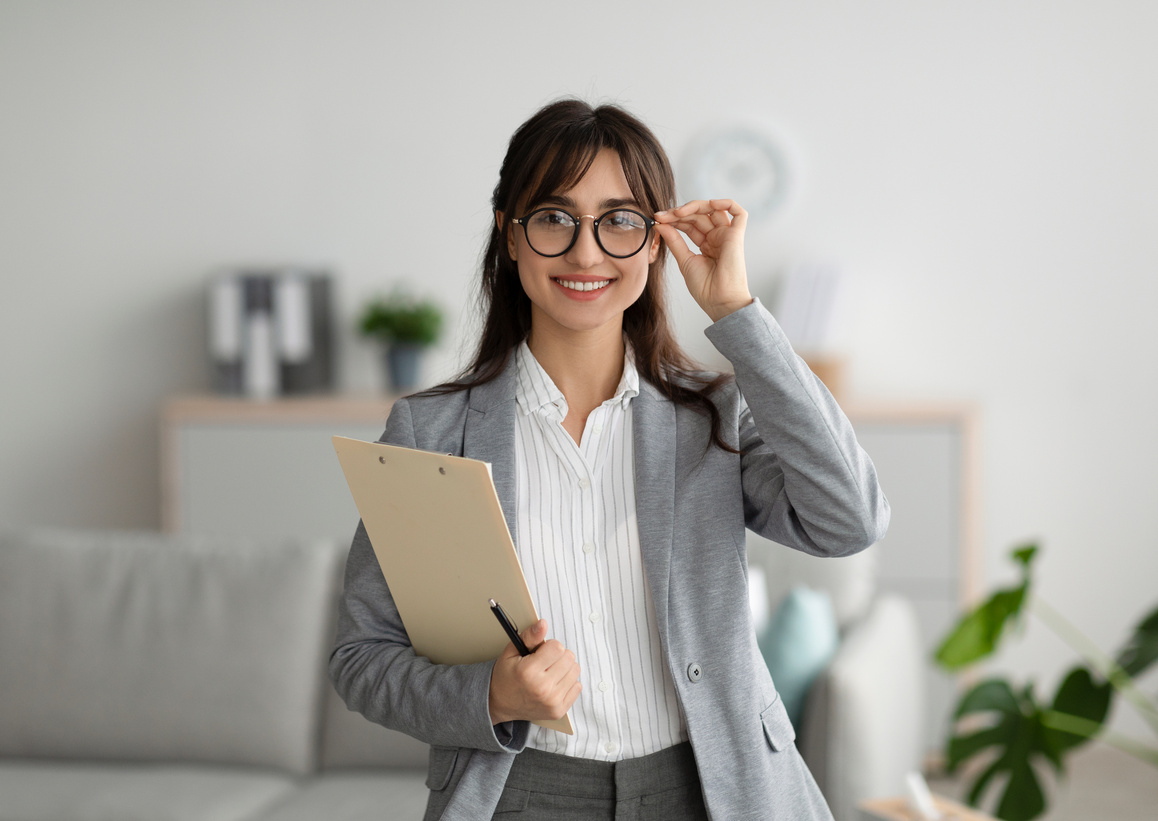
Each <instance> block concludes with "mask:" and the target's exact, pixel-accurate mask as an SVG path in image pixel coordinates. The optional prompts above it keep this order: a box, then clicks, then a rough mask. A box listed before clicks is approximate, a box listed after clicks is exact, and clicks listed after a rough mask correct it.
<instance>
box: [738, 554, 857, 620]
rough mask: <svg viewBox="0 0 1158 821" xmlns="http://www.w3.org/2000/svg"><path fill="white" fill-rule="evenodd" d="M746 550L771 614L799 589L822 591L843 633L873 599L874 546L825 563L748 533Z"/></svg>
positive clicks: (818, 557) (821, 559) (822, 559)
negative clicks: (758, 570)
mask: <svg viewBox="0 0 1158 821" xmlns="http://www.w3.org/2000/svg"><path fill="white" fill-rule="evenodd" d="M747 549H748V559H749V562H750V563H751V564H753V565H756V566H759V567H762V568H763V570H764V576H765V578H766V580H767V583H768V601H769V603H770V605H771V609H772V610H775V609H776V607H777V606H778V605H779V604H780V602H781V601H783V600H784V597H785V596H787V595H788V592H789V591H790V590H792V589H793V588H795V587H798V586H800V585H805V586H807V587H811V588H812V589H813V590H823V591H824V592H826V593H828V595H829V597H830V598H831V599H832V607H833V610H834V612H835V613H836V622H837V624H839V625H840V629H841V630H842V631H844V630H848V628H849V627H851V626H852V625H853V624H855V623H856V622H858V621H860V620H861V619H863V618H864V617H865V615H866V614H867V613H868V610H869V606H870V605H871V604H872V602H873V598H874V597H875V596H876V592H877V574H878V565H879V562H880V559H879V548H878V547H877V546H875V545H874V546H873V547H870V548H869V549H868V550H862V551H861V552H860V553H856V554H854V555H852V556H842V557H840V558H838V559H826V558H822V557H820V556H811V555H809V554H808V553H802V552H801V551H799V550H793V549H792V548H789V547H784V546H783V545H780V544H776V543H775V542H772V541H769V540H768V539H765V538H763V537H762V536H757V535H756V534H755V533H753V532H751V531H748V534H747ZM759 627H760V625H757V629H759Z"/></svg>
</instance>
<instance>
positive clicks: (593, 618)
mask: <svg viewBox="0 0 1158 821" xmlns="http://www.w3.org/2000/svg"><path fill="white" fill-rule="evenodd" d="M587 618H589V619H591V623H592V624H598V623H599V620H600V619H601V618H603V615H602V614H601V613H592V614H591V615H590V616H588V617H587Z"/></svg>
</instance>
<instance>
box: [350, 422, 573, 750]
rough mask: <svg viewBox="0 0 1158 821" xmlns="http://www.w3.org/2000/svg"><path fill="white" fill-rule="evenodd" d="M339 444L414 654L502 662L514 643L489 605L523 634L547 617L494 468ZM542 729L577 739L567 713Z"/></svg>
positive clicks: (438, 660) (442, 660)
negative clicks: (498, 607)
mask: <svg viewBox="0 0 1158 821" xmlns="http://www.w3.org/2000/svg"><path fill="white" fill-rule="evenodd" d="M332 441H333V443H334V450H335V451H337V454H338V461H340V462H341V463H342V472H343V473H344V474H345V475H346V482H347V484H349V486H350V493H351V494H352V495H353V496H354V504H356V505H357V507H358V512H359V513H360V514H361V516H362V523H363V524H364V525H365V527H366V533H367V534H368V535H369V537H370V544H371V545H372V546H373V548H374V554H375V556H377V558H378V564H379V565H380V566H381V567H382V575H383V576H385V578H386V582H387V584H389V585H390V593H391V595H393V597H394V603H395V604H396V605H397V606H398V614H399V615H400V616H401V617H402V624H403V626H404V627H405V628H406V633H407V635H409V637H410V643H411V645H412V646H413V647H414V652H416V653H417V654H418V655H420V656H425V657H426V658H428V659H430V660H431V661H432V662H434V663H435V664H474V663H477V662H482V661H489V660H490V659H493V658H497V657H498V656H499V654H500V653H502V651H503V650H504V649H505V648H506V646H507V644H508V642H509V640H508V639H507V635H506V633H504V632H503V629H502V627H500V626H499V623H498V622H497V621H496V620H495V617H494V615H493V614H492V613H491V609H490V605H489V603H488V601H489V600H490V599H495V600H496V601H498V602H499V603H500V604H502V606H503V609H504V610H506V611H507V614H508V615H510V617H511V619H512V620H513V621H514V622H515V624H516V625H518V626H519V628H520V629H522V628H524V627H526V626H527V625H530V624H534V623H535V622H536V621H538V620H539V616H538V613H537V612H536V611H535V605H534V603H533V602H532V601H531V592H530V590H529V589H528V588H527V580H526V577H524V575H523V568H522V565H521V564H519V557H518V555H517V554H516V553H515V545H514V542H513V541H512V540H511V534H510V531H509V530H508V529H507V520H506V518H505V517H504V516H503V510H502V506H501V505H500V504H499V497H498V493H497V492H496V491H495V486H494V482H493V481H492V480H491V472H490V465H489V464H487V463H486V462H480V461H478V460H477V459H466V458H464V457H461V456H446V455H442V454H438V453H428V452H426V451H421V450H412V449H410V448H400V447H395V446H393V445H384V444H382V443H380V442H363V441H360V440H358V439H349V438H346V437H344V436H335V437H333V440H332ZM534 723H535V724H538V725H539V726H542V727H546V728H548V729H551V730H558V731H559V732H562V733H567V734H571V733H573V732H574V730H573V729H572V727H571V721H570V719H569V718H568V717H567V716H564V717H563V718H562V719H559V720H558V721H536V722H534Z"/></svg>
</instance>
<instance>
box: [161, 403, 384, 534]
mask: <svg viewBox="0 0 1158 821" xmlns="http://www.w3.org/2000/svg"><path fill="white" fill-rule="evenodd" d="M381 435H382V425H381V423H351V422H344V423H326V422H313V423H291V424H277V423H249V422H216V421H211V422H196V421H189V422H185V423H183V424H181V425H179V426H178V428H177V430H176V431H175V433H174V436H175V442H174V447H175V448H176V460H177V465H176V471H177V476H176V481H177V489H176V494H175V495H176V498H177V507H178V510H177V511H176V513H175V515H173V516H172V518H173V519H175V522H170V523H169V524H170V525H171V526H172V525H175V529H177V530H180V531H181V532H184V533H205V534H216V535H228V536H262V537H278V536H323V537H335V538H341V539H349V538H351V537H352V536H353V535H354V529H355V528H356V527H357V524H358V509H357V508H356V507H355V506H354V500H353V498H352V497H351V496H350V489H349V486H348V485H347V484H346V478H345V476H343V475H342V468H341V466H340V465H339V464H338V457H337V455H335V453H334V448H333V445H332V444H331V442H330V437H332V436H349V437H351V438H354V439H364V440H370V441H373V440H376V439H377V438H378V437H379V436H381Z"/></svg>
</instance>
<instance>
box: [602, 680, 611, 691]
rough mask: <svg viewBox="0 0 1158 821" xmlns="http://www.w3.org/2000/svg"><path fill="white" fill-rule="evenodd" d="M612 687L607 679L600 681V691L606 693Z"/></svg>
mask: <svg viewBox="0 0 1158 821" xmlns="http://www.w3.org/2000/svg"><path fill="white" fill-rule="evenodd" d="M610 689H611V685H610V684H608V683H607V682H606V681H601V682H599V692H601V693H606V692H607V691H608V690H610Z"/></svg>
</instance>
